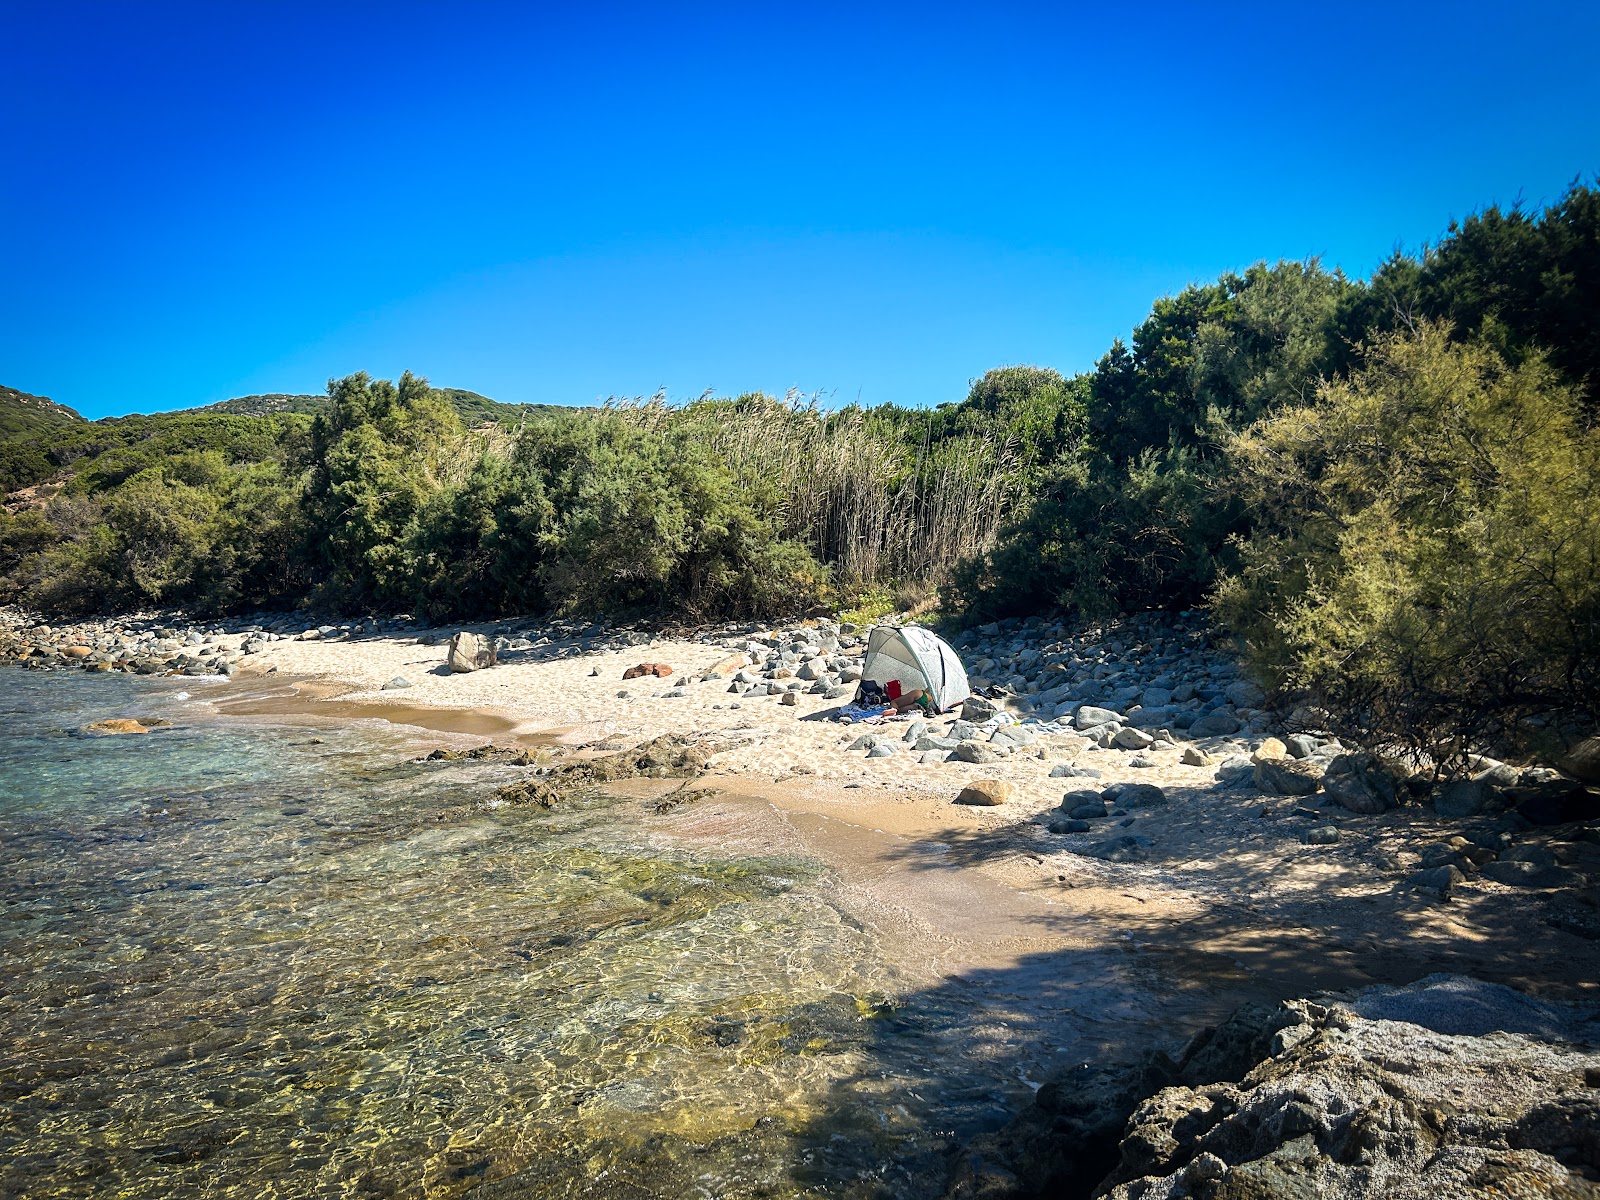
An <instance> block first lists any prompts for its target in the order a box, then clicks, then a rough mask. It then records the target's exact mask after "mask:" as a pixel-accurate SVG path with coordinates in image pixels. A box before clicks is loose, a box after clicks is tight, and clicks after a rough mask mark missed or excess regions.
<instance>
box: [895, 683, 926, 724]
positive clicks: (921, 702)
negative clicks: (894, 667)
mask: <svg viewBox="0 0 1600 1200" xmlns="http://www.w3.org/2000/svg"><path fill="white" fill-rule="evenodd" d="M896 693H899V694H898V695H896ZM889 708H890V709H891V710H892V711H893V712H894V715H895V716H897V717H898V716H899V715H900V714H902V713H906V712H910V711H911V710H912V709H913V708H921V709H922V711H923V712H925V713H927V714H928V715H929V716H930V717H931V716H933V698H932V697H931V696H930V695H929V694H928V692H927V689H926V688H912V689H911V690H910V691H909V692H901V691H900V687H899V684H898V683H897V682H891V683H890V685H889Z"/></svg>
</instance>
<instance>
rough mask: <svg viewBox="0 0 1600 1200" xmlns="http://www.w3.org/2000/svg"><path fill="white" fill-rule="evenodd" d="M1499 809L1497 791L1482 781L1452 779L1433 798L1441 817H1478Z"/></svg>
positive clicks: (1434, 808) (1435, 809) (1434, 807)
mask: <svg viewBox="0 0 1600 1200" xmlns="http://www.w3.org/2000/svg"><path fill="white" fill-rule="evenodd" d="M1496 807H1498V805H1497V802H1496V797H1495V790H1494V788H1492V787H1491V786H1490V785H1489V784H1487V783H1485V782H1484V781H1483V780H1481V779H1452V780H1451V781H1450V782H1449V783H1447V784H1445V785H1444V786H1443V787H1442V788H1440V789H1439V791H1438V793H1437V794H1435V796H1434V798H1433V811H1434V812H1436V813H1438V814H1439V815H1440V816H1441V817H1455V818H1459V817H1476V816H1479V815H1481V814H1483V813H1486V812H1492V811H1493V810H1494V809H1495V808H1496Z"/></svg>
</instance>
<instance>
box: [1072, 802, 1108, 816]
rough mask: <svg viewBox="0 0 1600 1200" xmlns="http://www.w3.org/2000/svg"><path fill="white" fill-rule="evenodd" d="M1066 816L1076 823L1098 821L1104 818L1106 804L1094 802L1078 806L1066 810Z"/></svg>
mask: <svg viewBox="0 0 1600 1200" xmlns="http://www.w3.org/2000/svg"><path fill="white" fill-rule="evenodd" d="M1067 816H1069V817H1072V818H1073V819H1074V820H1078V821H1099V820H1101V819H1103V818H1104V817H1105V816H1106V803H1105V801H1104V800H1096V801H1095V802H1094V803H1093V804H1078V805H1075V806H1074V807H1072V808H1070V809H1068V810H1067Z"/></svg>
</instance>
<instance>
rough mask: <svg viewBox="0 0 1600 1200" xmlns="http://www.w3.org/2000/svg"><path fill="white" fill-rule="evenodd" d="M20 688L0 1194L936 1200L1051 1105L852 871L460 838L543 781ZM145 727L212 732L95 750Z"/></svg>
mask: <svg viewBox="0 0 1600 1200" xmlns="http://www.w3.org/2000/svg"><path fill="white" fill-rule="evenodd" d="M186 683H187V686H190V687H193V686H194V684H193V683H192V681H186ZM0 689H3V690H0V697H3V698H0V721H3V727H4V738H3V743H0V830H3V835H4V840H3V844H0V895H3V898H4V912H3V921H0V939H3V943H0V948H3V953H4V962H5V972H4V978H3V979H0V1100H3V1103H0V1160H3V1164H0V1193H4V1194H7V1195H26V1196H39V1197H47V1196H74V1197H101V1196H118V1197H182V1196H201V1195H204V1196H235V1195H238V1196H249V1197H279V1196H281V1197H291V1196H293V1197H300V1196H321V1195H326V1196H386V1195H406V1196H415V1195H428V1196H454V1195H458V1194H463V1193H468V1192H470V1193H471V1194H472V1195H474V1196H530V1197H532V1196H538V1197H545V1196H552V1197H555V1196H607V1197H646V1196H697V1195H698V1196H714V1197H732V1196H747V1195H748V1196H799V1195H805V1196H810V1195H817V1196H868V1195H873V1196H876V1195H896V1196H899V1195H907V1196H912V1195H921V1194H929V1193H930V1192H933V1193H936V1191H937V1189H938V1187H939V1186H940V1185H941V1183H942V1180H943V1177H944V1164H945V1162H946V1161H947V1160H946V1154H947V1151H948V1149H949V1147H950V1146H951V1145H952V1144H953V1138H955V1137H960V1136H965V1135H966V1134H968V1133H971V1132H973V1131H975V1130H977V1129H980V1128H983V1127H986V1126H987V1127H992V1126H994V1125H996V1124H998V1123H999V1122H1000V1121H1002V1120H1003V1119H1004V1118H1005V1116H1006V1113H1007V1105H1008V1103H1009V1104H1011V1105H1012V1106H1014V1105H1015V1103H1016V1093H1017V1092H1019V1091H1021V1090H1022V1088H1021V1086H1020V1085H1019V1083H1018V1070H1017V1064H1016V1062H1015V1061H1013V1060H1012V1059H1011V1058H1010V1057H1008V1055H1007V1053H1006V1051H1007V1049H1008V1047H1007V1046H1006V1044H1005V1043H1006V1036H1007V1035H1006V1033H1005V1029H1004V1024H1003V1023H1001V1025H1000V1026H999V1032H998V1033H997V1032H996V1030H995V1029H993V1028H991V1029H989V1030H988V1031H987V1032H986V1033H985V1034H984V1035H983V1036H981V1037H980V1036H978V1035H977V1034H976V1032H975V1031H973V1030H971V1029H968V1030H965V1031H964V1030H963V1029H962V1025H963V1021H964V1020H965V1019H966V1018H967V1016H968V1014H966V1013H964V1012H962V1011H961V1004H962V1000H961V989H960V988H959V987H958V988H954V989H949V990H947V991H946V992H942V993H933V994H925V995H923V996H922V997H921V998H920V999H918V1000H917V1002H916V1003H907V1002H904V1001H903V999H902V998H900V997H899V995H898V989H897V979H896V977H895V975H894V972H893V971H892V970H890V969H889V968H887V967H886V966H884V965H883V957H882V955H881V954H880V953H879V949H878V947H876V946H875V944H874V942H873V940H872V938H871V936H870V935H869V934H868V933H867V932H866V931H865V929H864V928H863V926H862V925H861V924H860V923H859V922H857V921H853V920H851V919H850V918H849V917H848V916H847V915H846V914H845V913H844V912H842V911H841V910H840V908H839V907H837V906H836V905H835V904H834V903H831V902H830V900H829V896H828V892H829V889H828V887H827V886H826V883H827V877H826V870H825V868H824V867H823V866H822V865H821V864H820V863H818V862H816V861H815V860H810V859H806V858H801V857H769V858H760V857H717V856H714V855H712V854H709V853H708V852H707V851H706V850H705V849H703V848H702V849H699V850H693V849H687V848H676V849H670V848H669V849H663V847H664V846H667V847H671V846H672V844H673V843H672V842H671V841H670V840H664V839H663V838H662V837H661V836H660V834H659V826H660V824H661V822H660V821H656V822H655V825H656V826H657V832H655V833H654V834H652V832H651V824H652V822H651V817H652V814H651V812H650V806H649V805H648V803H645V802H641V801H640V800H638V799H619V798H616V797H606V796H601V795H587V796H581V797H575V798H574V799H573V800H571V801H570V802H569V803H566V804H563V805H559V806H558V807H557V808H556V809H555V810H552V811H549V812H546V811H544V810H540V809H529V808H504V809H500V810H497V811H491V812H483V811H481V806H480V808H479V810H478V811H476V812H474V813H473V814H472V815H468V816H464V817H463V816H459V815H457V816H455V817H453V818H451V819H448V820H440V819H438V814H439V812H440V811H441V810H444V809H449V808H455V809H456V811H457V813H458V814H459V812H460V811H461V810H460V808H459V806H460V805H462V804H463V803H464V802H469V801H474V800H477V801H481V800H482V799H483V798H484V797H485V796H486V795H488V794H489V793H490V792H491V790H492V788H493V787H494V785H495V784H496V783H497V782H505V781H507V780H508V779H509V778H514V777H516V776H517V774H518V773H517V772H516V771H514V770H513V769H510V768H504V767H484V766H476V765H465V764H439V763H433V764H423V763H418V762H415V761H413V760H414V758H415V756H416V752H417V748H418V743H417V742H416V741H415V740H413V739H411V738H408V737H407V736H406V735H405V734H403V733H402V732H400V731H398V730H394V729H385V728H384V727H382V726H377V727H360V728H356V727H351V726H349V725H346V726H344V727H342V728H328V729H315V730H313V729H309V728H294V727H282V726H279V727H273V726H267V725H251V724H248V723H243V722H237V721H227V720H222V719H216V718H203V717H199V716H197V715H195V714H196V713H197V710H199V709H201V708H202V707H203V706H200V705H198V704H197V703H196V702H195V701H193V700H187V699H185V698H184V696H183V693H182V692H181V691H180V685H179V684H178V683H177V682H176V681H151V680H140V679H132V678H123V677H106V676H98V677H90V676H87V675H83V674H79V673H58V674H53V675H48V676H46V675H38V674H33V673H28V672H22V671H15V670H13V671H7V672H4V673H3V674H0ZM129 715H132V716H154V717H165V718H169V719H171V720H173V721H174V722H175V727H174V728H171V729H163V730H160V731H157V732H153V733H150V734H147V735H144V736H124V737H112V738H88V737H82V736H77V735H76V734H75V733H74V732H73V731H74V730H76V729H77V728H78V727H80V726H82V725H83V724H85V723H87V722H89V721H92V720H96V719H100V718H103V717H108V716H129ZM897 1000H900V1001H901V1002H899V1003H897V1002H895V1001H897ZM986 1039H987V1040H986ZM977 1043H983V1044H982V1045H981V1046H978V1045H977ZM958 1046H959V1047H960V1049H959V1050H958V1049H956V1047H958ZM956 1054H961V1055H966V1056H967V1058H966V1059H964V1060H963V1061H961V1062H960V1063H959V1064H958V1065H956V1064H955V1063H954V1059H953V1058H952V1055H956ZM1024 1094H1026V1093H1025V1092H1024Z"/></svg>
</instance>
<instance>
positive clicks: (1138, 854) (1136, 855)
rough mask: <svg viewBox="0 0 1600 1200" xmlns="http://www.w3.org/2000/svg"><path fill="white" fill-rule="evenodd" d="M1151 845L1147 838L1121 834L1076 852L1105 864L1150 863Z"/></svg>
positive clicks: (1152, 843)
mask: <svg viewBox="0 0 1600 1200" xmlns="http://www.w3.org/2000/svg"><path fill="white" fill-rule="evenodd" d="M1139 786H1143V785H1139ZM1153 845H1155V843H1154V842H1152V841H1151V840H1150V839H1149V838H1147V837H1139V836H1137V835H1135V834H1131V833H1130V834H1123V835H1122V836H1121V837H1114V838H1107V839H1106V840H1105V841H1103V842H1100V843H1098V844H1097V845H1093V846H1089V847H1086V848H1085V849H1083V850H1080V851H1078V853H1079V854H1083V855H1086V856H1087V857H1089V858H1099V859H1103V860H1105V861H1106V862H1119V863H1128V862H1132V863H1140V862H1149V861H1150V847H1151V846H1153Z"/></svg>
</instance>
